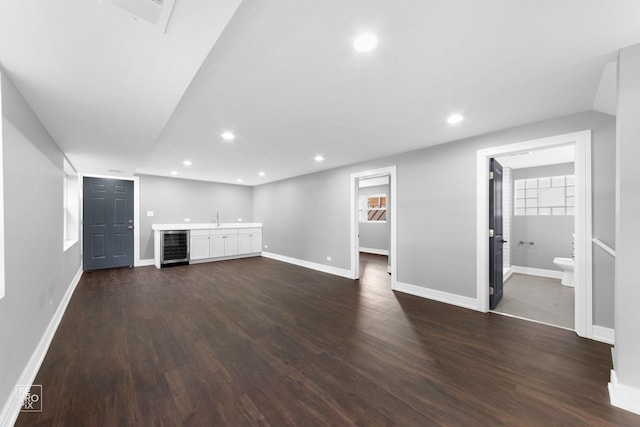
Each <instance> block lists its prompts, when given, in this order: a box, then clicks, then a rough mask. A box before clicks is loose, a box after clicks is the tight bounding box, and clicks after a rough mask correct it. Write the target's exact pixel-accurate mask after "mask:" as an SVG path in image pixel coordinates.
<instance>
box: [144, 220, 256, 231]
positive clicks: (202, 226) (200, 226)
mask: <svg viewBox="0 0 640 427" xmlns="http://www.w3.org/2000/svg"><path fill="white" fill-rule="evenodd" d="M217 228H220V229H225V228H262V223H261V222H223V223H220V225H217V224H216V223H215V222H213V223H193V224H192V223H190V222H183V223H181V224H151V229H152V230H155V231H163V230H209V229H211V230H214V229H217Z"/></svg>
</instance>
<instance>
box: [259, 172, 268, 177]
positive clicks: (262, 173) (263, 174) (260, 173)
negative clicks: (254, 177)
mask: <svg viewBox="0 0 640 427" xmlns="http://www.w3.org/2000/svg"><path fill="white" fill-rule="evenodd" d="M258 175H260V176H265V175H266V174H265V173H264V172H258Z"/></svg>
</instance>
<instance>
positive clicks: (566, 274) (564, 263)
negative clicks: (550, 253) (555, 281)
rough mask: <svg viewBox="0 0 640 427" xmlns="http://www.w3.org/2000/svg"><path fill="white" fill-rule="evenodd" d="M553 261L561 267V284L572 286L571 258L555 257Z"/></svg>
mask: <svg viewBox="0 0 640 427" xmlns="http://www.w3.org/2000/svg"><path fill="white" fill-rule="evenodd" d="M553 263H554V264H555V265H557V266H558V267H560V268H562V282H561V283H562V284H563V285H565V286H571V287H573V263H574V261H573V259H571V258H560V257H556V258H554V259H553Z"/></svg>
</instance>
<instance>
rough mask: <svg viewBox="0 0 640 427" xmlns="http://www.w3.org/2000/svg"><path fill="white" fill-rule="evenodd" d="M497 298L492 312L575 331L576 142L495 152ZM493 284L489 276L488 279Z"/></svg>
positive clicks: (493, 160)
mask: <svg viewBox="0 0 640 427" xmlns="http://www.w3.org/2000/svg"><path fill="white" fill-rule="evenodd" d="M492 162H495V163H497V164H499V165H500V166H501V169H502V189H501V190H502V191H501V192H502V194H501V201H502V206H501V208H502V212H501V214H502V215H501V217H502V225H503V227H502V229H503V232H502V235H503V241H504V242H505V243H504V244H503V245H502V254H501V261H502V266H503V269H502V273H503V277H504V282H503V286H502V299H501V300H500V302H499V303H498V304H497V305H496V306H493V305H491V308H492V310H493V311H494V312H496V313H500V314H506V315H510V316H514V317H519V318H523V319H527V320H533V321H537V322H541V323H546V324H549V325H553V326H558V327H562V328H566V329H571V330H574V329H575V292H574V281H573V264H574V237H573V236H574V235H575V221H574V219H575V188H576V187H575V145H574V144H568V145H560V146H555V147H551V148H544V149H537V150H529V151H523V152H518V153H510V154H506V155H502V156H496V157H495V158H493V159H492ZM492 283H493V280H492Z"/></svg>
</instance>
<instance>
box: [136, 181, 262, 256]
mask: <svg viewBox="0 0 640 427" xmlns="http://www.w3.org/2000/svg"><path fill="white" fill-rule="evenodd" d="M252 196H253V190H252V188H251V187H248V186H246V185H233V184H220V183H216V182H206V181H196V180H192V179H180V178H167V177H161V176H151V175H140V224H139V227H140V259H143V260H144V259H153V232H152V231H151V224H156V223H159V224H179V223H184V219H185V218H189V219H190V220H191V221H190V222H191V223H209V222H216V213H219V216H220V222H237V221H238V218H242V222H251V220H252V215H253V212H252ZM147 211H153V214H154V216H152V217H150V216H147Z"/></svg>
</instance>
